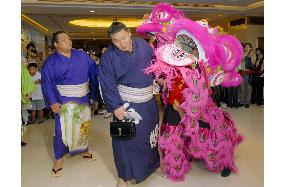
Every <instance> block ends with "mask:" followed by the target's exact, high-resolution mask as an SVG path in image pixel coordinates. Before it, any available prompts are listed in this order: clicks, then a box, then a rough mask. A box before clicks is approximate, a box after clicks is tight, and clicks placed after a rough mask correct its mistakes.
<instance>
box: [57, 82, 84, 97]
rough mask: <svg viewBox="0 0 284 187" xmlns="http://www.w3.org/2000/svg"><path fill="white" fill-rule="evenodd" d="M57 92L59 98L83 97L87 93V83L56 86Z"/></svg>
mask: <svg viewBox="0 0 284 187" xmlns="http://www.w3.org/2000/svg"><path fill="white" fill-rule="evenodd" d="M56 87H57V90H58V92H59V93H60V95H61V96H65V97H83V96H85V95H87V94H88V93H89V81H87V82H85V83H82V84H75V85H57V86H56Z"/></svg>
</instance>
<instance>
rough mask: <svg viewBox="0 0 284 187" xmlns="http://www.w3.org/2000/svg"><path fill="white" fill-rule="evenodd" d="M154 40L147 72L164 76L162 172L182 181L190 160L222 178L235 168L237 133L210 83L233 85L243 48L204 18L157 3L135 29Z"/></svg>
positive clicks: (161, 139) (238, 137)
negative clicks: (215, 101) (153, 49)
mask: <svg viewBox="0 0 284 187" xmlns="http://www.w3.org/2000/svg"><path fill="white" fill-rule="evenodd" d="M137 32H138V33H139V34H141V35H143V36H147V35H148V34H151V35H153V36H155V37H156V39H157V42H158V43H157V48H156V49H155V54H156V59H155V60H154V61H153V63H152V65H151V66H150V67H149V68H147V69H146V70H145V72H146V73H153V74H154V75H155V77H156V80H161V79H162V80H163V81H162V82H163V83H164V86H165V88H166V89H165V90H164V92H163V101H164V103H165V111H164V117H163V122H162V125H161V131H160V137H159V141H158V143H159V149H160V152H161V157H162V159H161V165H162V169H163V172H164V173H165V174H166V175H167V176H168V177H169V178H170V179H172V180H174V181H181V180H184V175H185V173H186V172H188V171H189V170H190V169H191V162H190V161H191V160H192V159H196V160H202V161H204V163H205V165H206V168H207V169H208V170H210V171H213V172H221V175H222V176H224V177H226V176H229V175H230V172H231V171H233V172H237V167H236V165H235V162H234V151H235V147H236V145H238V144H239V143H241V142H242V140H243V136H242V135H241V134H239V133H238V132H237V129H236V128H235V125H234V122H233V120H232V118H231V116H230V114H229V113H227V112H225V111H223V110H221V109H220V108H218V107H217V106H216V104H215V103H214V102H213V99H212V93H211V89H210V87H214V86H218V85H220V84H221V85H222V86H223V87H230V86H237V85H239V84H240V83H241V82H242V78H241V76H240V75H239V74H238V73H237V72H236V70H235V69H236V67H237V66H238V65H239V63H240V62H241V59H242V55H243V54H242V53H243V49H242V46H241V44H240V42H239V41H238V40H237V39H236V38H235V37H233V36H230V35H223V34H221V33H220V32H219V31H218V28H210V27H209V26H208V23H207V22H206V20H201V21H196V22H195V21H192V20H190V19H188V18H185V16H184V14H183V12H181V11H178V10H176V9H175V8H174V7H173V6H171V5H169V4H167V3H160V4H157V5H156V6H155V7H154V8H153V10H152V12H151V14H150V15H145V16H144V22H143V23H142V25H140V26H139V27H138V28H137Z"/></svg>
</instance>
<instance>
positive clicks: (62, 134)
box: [41, 31, 98, 176]
mask: <svg viewBox="0 0 284 187" xmlns="http://www.w3.org/2000/svg"><path fill="white" fill-rule="evenodd" d="M53 45H54V46H55V48H56V51H55V52H54V53H53V54H51V55H50V56H49V57H48V59H47V60H46V61H45V62H44V65H43V67H42V72H41V74H42V91H43V95H44V100H45V102H46V105H47V106H48V107H49V108H51V110H52V111H53V112H54V113H55V114H56V115H55V135H54V139H53V148H54V154H55V159H56V161H55V163H54V167H53V169H52V176H60V174H61V171H62V167H63V157H64V155H65V154H67V153H70V155H71V156H73V155H76V154H81V155H82V156H83V158H84V159H86V160H94V158H93V155H92V154H91V153H89V151H88V142H87V135H88V130H89V128H90V125H91V109H90V103H89V81H97V80H94V79H96V77H97V76H98V69H97V67H96V63H95V62H94V61H93V60H92V59H91V58H90V57H89V56H88V54H87V53H85V52H84V51H79V50H75V49H72V41H71V40H70V38H69V36H68V34H67V33H66V32H64V31H58V32H56V33H54V34H53ZM91 77H92V78H91ZM94 77H95V78H94ZM92 85H94V84H92Z"/></svg>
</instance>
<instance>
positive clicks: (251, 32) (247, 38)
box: [228, 24, 264, 49]
mask: <svg viewBox="0 0 284 187" xmlns="http://www.w3.org/2000/svg"><path fill="white" fill-rule="evenodd" d="M228 34H231V35H235V36H236V37H237V38H238V39H239V40H240V41H241V42H243V43H247V42H249V43H251V44H252V46H253V48H254V49H255V48H256V47H258V38H259V37H264V25H244V24H243V25H238V26H233V27H230V28H229V29H228Z"/></svg>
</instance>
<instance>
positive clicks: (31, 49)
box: [26, 42, 42, 69]
mask: <svg viewBox="0 0 284 187" xmlns="http://www.w3.org/2000/svg"><path fill="white" fill-rule="evenodd" d="M26 49H27V57H26V58H27V62H26V65H27V66H28V65H29V64H31V63H36V64H37V66H38V69H41V65H42V63H41V60H40V58H39V56H38V51H37V50H36V47H35V45H34V44H33V43H31V42H30V43H29V44H28V45H27V46H26Z"/></svg>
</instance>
